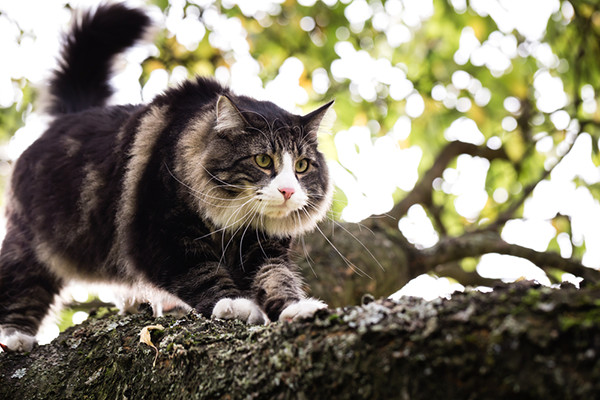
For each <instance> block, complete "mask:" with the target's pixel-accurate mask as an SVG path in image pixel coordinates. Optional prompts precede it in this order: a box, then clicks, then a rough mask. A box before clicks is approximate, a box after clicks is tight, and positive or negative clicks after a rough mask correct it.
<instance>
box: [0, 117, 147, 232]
mask: <svg viewBox="0 0 600 400" xmlns="http://www.w3.org/2000/svg"><path fill="white" fill-rule="evenodd" d="M144 109H145V107H143V106H111V107H97V108H91V109H88V110H85V111H82V112H79V113H74V114H65V115H61V116H58V117H57V118H56V119H55V120H54V121H53V122H52V124H51V125H50V126H49V128H48V129H47V130H46V132H44V133H43V134H42V136H41V137H40V138H39V139H37V140H36V141H35V142H34V143H33V144H32V145H31V146H30V147H29V148H27V149H26V150H25V151H24V152H23V154H22V155H21V157H19V159H18V160H17V162H16V163H15V167H14V170H13V175H12V178H11V187H10V199H9V207H8V208H7V210H8V213H9V217H10V214H11V213H18V214H19V217H20V218H19V219H20V220H22V221H24V222H27V223H28V224H31V227H32V228H34V229H36V230H38V231H42V232H43V231H45V232H48V235H51V234H52V232H57V231H60V230H61V229H65V230H71V229H73V228H74V227H77V226H81V224H82V223H83V224H84V225H89V224H90V223H93V219H94V218H97V219H101V218H106V214H105V213H106V211H109V209H110V208H113V207H114V204H113V203H114V201H115V199H116V198H118V196H119V193H120V191H121V187H120V186H121V180H122V176H123V174H124V168H125V158H126V157H127V152H128V150H127V149H128V147H129V146H130V145H131V144H130V142H131V141H132V140H133V136H134V135H135V132H136V129H135V128H136V125H137V124H138V123H139V122H138V119H139V116H140V115H141V114H143V110H144ZM103 213H104V216H103V215H102V214H103ZM86 220H87V221H86ZM96 225H98V224H96Z"/></svg>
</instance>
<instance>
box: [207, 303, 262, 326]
mask: <svg viewBox="0 0 600 400" xmlns="http://www.w3.org/2000/svg"><path fill="white" fill-rule="evenodd" d="M212 317H213V318H219V319H239V320H241V321H244V322H245V323H247V324H252V325H265V324H267V323H268V322H269V318H267V315H266V314H265V313H264V312H263V310H261V309H260V307H259V306H258V305H257V304H256V303H254V302H253V301H252V300H249V299H245V298H237V299H230V298H224V299H221V300H219V301H218V302H217V304H215V307H214V308H213V311H212Z"/></svg>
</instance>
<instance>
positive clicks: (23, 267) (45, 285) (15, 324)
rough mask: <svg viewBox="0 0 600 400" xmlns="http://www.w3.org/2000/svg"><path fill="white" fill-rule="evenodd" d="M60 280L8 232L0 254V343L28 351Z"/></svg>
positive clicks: (56, 293) (12, 348)
mask: <svg viewBox="0 0 600 400" xmlns="http://www.w3.org/2000/svg"><path fill="white" fill-rule="evenodd" d="M61 288H62V281H61V280H60V279H59V278H57V277H56V276H55V275H54V274H52V273H51V272H50V271H48V269H46V268H45V267H44V266H43V265H42V264H41V263H40V262H39V261H38V260H37V259H36V257H35V255H34V254H33V250H32V249H30V248H29V245H28V243H26V241H25V240H23V236H22V235H14V234H11V232H10V231H9V233H8V234H7V238H6V239H5V240H4V243H3V245H2V252H1V253H0V343H2V344H4V345H6V346H7V347H8V348H9V349H10V350H16V351H29V350H31V348H32V347H33V345H34V344H35V334H36V333H37V331H38V328H39V327H40V324H41V322H42V320H43V319H44V317H45V316H46V314H47V313H48V311H49V309H50V307H51V305H52V304H53V303H54V301H55V297H56V295H58V293H59V292H60V290H61Z"/></svg>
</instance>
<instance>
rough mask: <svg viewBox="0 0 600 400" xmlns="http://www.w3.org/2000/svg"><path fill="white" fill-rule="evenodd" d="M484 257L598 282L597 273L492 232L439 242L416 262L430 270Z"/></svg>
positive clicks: (575, 261)
mask: <svg viewBox="0 0 600 400" xmlns="http://www.w3.org/2000/svg"><path fill="white" fill-rule="evenodd" d="M488 253H499V254H506V255H511V256H516V257H521V258H524V259H526V260H529V261H531V262H532V263H534V264H535V265H537V266H538V267H540V268H542V269H543V270H544V271H546V272H548V271H549V270H550V269H559V270H561V271H564V272H569V273H571V274H573V275H576V276H580V277H583V278H584V279H588V280H590V281H592V282H597V281H600V272H598V271H597V270H594V269H592V268H588V267H585V266H583V265H582V264H581V262H579V261H577V260H569V259H565V258H563V257H561V256H560V254H557V253H555V252H550V251H546V252H538V251H535V250H532V249H529V248H527V247H523V246H519V245H516V244H510V243H507V242H506V241H504V240H503V239H502V238H501V237H500V235H499V234H497V233H495V232H485V231H479V232H476V233H469V234H465V235H462V236H460V237H454V238H447V239H443V240H442V241H440V242H439V243H438V244H437V245H435V246H433V247H431V248H429V249H425V250H422V251H421V256H420V259H419V262H420V263H421V264H422V265H423V266H424V268H426V269H430V270H433V269H434V268H435V267H437V266H438V265H443V264H446V263H449V262H453V261H457V260H461V259H463V258H465V257H478V256H481V255H483V254H488Z"/></svg>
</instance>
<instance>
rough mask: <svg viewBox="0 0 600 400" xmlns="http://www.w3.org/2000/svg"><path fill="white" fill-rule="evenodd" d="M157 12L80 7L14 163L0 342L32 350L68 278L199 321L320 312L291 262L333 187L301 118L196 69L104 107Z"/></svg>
mask: <svg viewBox="0 0 600 400" xmlns="http://www.w3.org/2000/svg"><path fill="white" fill-rule="evenodd" d="M150 25H151V20H150V18H149V17H148V16H147V15H146V14H145V13H144V12H143V11H140V10H138V9H133V8H128V7H126V6H124V5H122V4H112V5H102V6H99V7H98V8H97V9H96V10H95V11H92V12H88V13H85V14H83V15H81V17H80V18H79V19H78V20H77V22H76V23H75V24H74V26H73V28H72V29H71V31H70V33H69V34H68V35H67V36H66V38H65V39H66V40H65V43H64V48H63V50H62V54H61V55H62V57H61V60H60V63H59V67H58V68H57V69H56V71H55V72H54V73H53V75H52V78H51V80H50V83H49V94H50V95H51V99H50V102H49V104H48V107H47V111H48V112H49V113H50V114H51V115H52V116H54V117H55V119H54V121H53V123H52V124H51V126H50V127H49V128H48V130H47V131H46V132H45V133H44V134H43V135H42V136H41V137H40V138H39V139H38V140H37V141H36V142H34V143H33V144H32V145H31V146H30V147H29V148H28V149H27V150H26V151H25V152H24V153H23V154H22V156H21V157H20V158H19V159H18V161H17V162H16V164H15V167H14V171H13V175H12V180H11V184H10V187H9V191H8V194H7V207H6V213H7V220H8V222H7V234H6V238H5V240H4V243H3V245H2V251H1V253H0V342H1V343H3V344H5V345H6V346H7V347H8V348H9V349H13V350H28V349H30V348H31V347H32V345H33V344H34V335H35V334H36V332H37V330H38V328H39V325H40V322H41V321H42V319H43V318H44V316H45V315H46V314H47V313H48V311H49V308H50V306H51V305H52V304H53V303H54V302H55V300H56V298H57V295H58V294H59V292H60V290H61V289H62V288H63V286H64V285H66V284H67V283H69V282H70V281H72V280H81V281H84V282H90V283H94V282H104V283H115V284H118V285H121V286H126V287H129V288H132V290H134V291H135V290H136V288H144V290H146V291H150V292H152V293H154V294H157V295H158V296H159V297H160V296H162V298H164V299H170V300H173V299H176V301H178V302H179V303H182V304H185V305H186V306H187V307H188V308H194V309H196V310H197V311H198V312H200V313H202V314H203V315H205V316H211V315H212V316H215V317H217V318H237V319H241V320H244V321H246V322H247V323H266V322H268V321H269V320H271V321H273V320H277V319H280V320H289V319H294V318H298V317H302V316H308V315H312V314H313V313H314V312H315V311H316V310H318V309H320V308H324V307H326V305H325V304H324V303H322V302H321V301H319V300H316V299H312V298H307V297H306V295H305V293H304V291H303V289H302V280H301V277H300V275H299V272H298V271H297V267H296V266H295V265H294V264H293V263H292V262H291V261H290V256H289V249H290V243H291V241H292V240H293V238H294V237H296V236H298V235H300V234H302V233H304V232H306V231H309V230H311V229H313V228H314V227H315V226H316V224H317V222H319V221H320V220H321V219H322V218H323V217H324V215H325V213H326V211H327V209H328V207H329V205H330V202H331V196H332V185H331V183H330V181H329V176H328V171H327V165H326V163H325V160H324V158H323V155H322V154H321V153H320V152H319V151H318V150H317V131H318V130H319V126H320V124H321V121H322V118H323V116H324V114H325V113H326V111H327V109H328V107H329V105H330V104H331V103H329V104H327V105H325V106H323V107H321V108H319V109H318V110H316V111H314V112H311V113H310V114H308V115H304V116H298V115H293V114H290V113H288V112H286V111H284V110H282V109H281V108H279V107H277V106H276V105H275V104H273V103H270V102H265V101H257V100H254V99H252V98H250V97H246V96H238V95H235V94H234V93H232V92H231V91H230V90H229V89H227V88H226V87H223V86H222V85H220V84H219V83H217V82H216V81H214V80H212V79H206V78H197V79H195V80H192V81H188V82H185V83H183V84H182V85H180V86H179V87H176V88H172V89H170V90H168V91H166V92H165V93H164V94H162V95H160V96H158V97H156V98H155V99H154V100H153V101H152V102H151V103H150V104H147V105H117V106H107V105H106V104H105V103H106V101H107V99H108V98H109V97H110V96H111V94H112V90H111V88H110V87H109V85H108V79H109V77H110V71H111V62H112V59H113V58H114V56H116V55H117V54H119V53H120V52H122V51H123V50H125V49H126V48H128V47H130V46H132V45H133V44H134V43H135V42H136V41H138V40H139V39H141V38H142V36H143V35H144V33H145V32H146V30H147V29H148V28H149V27H150Z"/></svg>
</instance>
